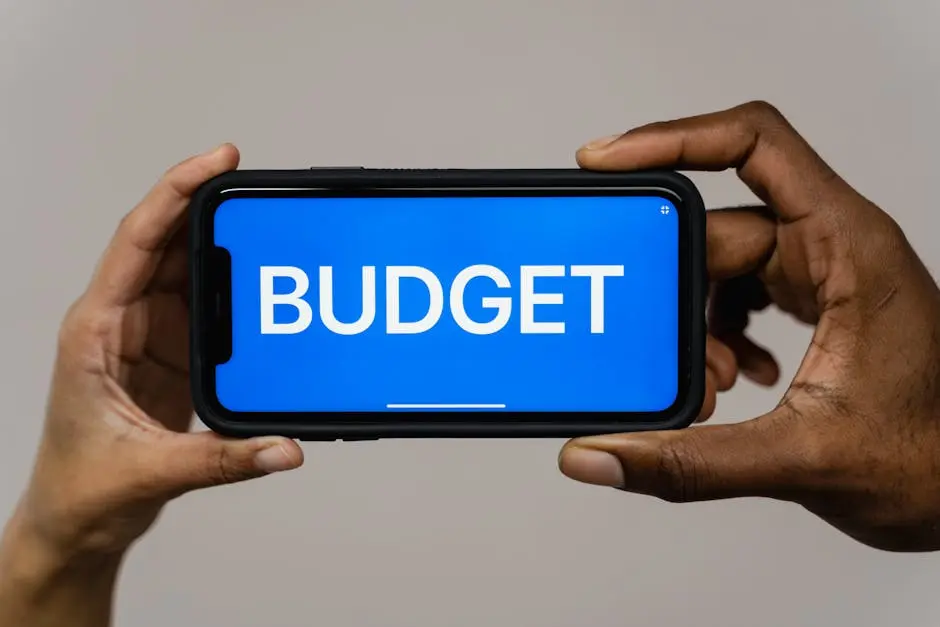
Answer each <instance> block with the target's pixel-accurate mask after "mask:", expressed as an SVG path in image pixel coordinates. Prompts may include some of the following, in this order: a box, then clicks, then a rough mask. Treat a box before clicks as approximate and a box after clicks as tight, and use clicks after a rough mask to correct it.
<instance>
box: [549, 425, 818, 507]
mask: <svg viewBox="0 0 940 627" xmlns="http://www.w3.org/2000/svg"><path fill="white" fill-rule="evenodd" d="M774 418H775V417H774V416H772V415H768V416H764V417H762V418H758V419H754V420H750V421H748V422H743V423H738V424H730V425H712V426H703V427H690V428H688V429H684V430H680V431H658V432H655V431H654V432H646V433H633V434H622V435H608V436H596V437H587V438H581V439H576V440H572V441H571V442H569V443H568V444H567V445H565V447H564V448H563V449H562V451H561V455H560V456H559V460H558V462H559V467H560V469H561V471H562V473H564V474H565V475H566V476H568V477H569V478H571V479H574V480H576V481H581V482H584V483H591V484H595V485H605V486H610V487H614V488H619V489H622V490H625V491H627V492H635V493H639V494H646V495H649V496H655V497H659V498H661V499H663V500H666V501H670V502H674V503H681V502H692V501H707V500H714V499H727V498H736V497H744V496H764V497H772V498H784V495H789V494H792V493H793V492H794V490H795V489H797V488H798V487H799V485H805V483H804V475H805V473H806V468H807V464H805V463H803V462H802V461H801V459H800V456H799V455H798V454H797V451H798V450H799V447H797V446H791V445H789V444H788V443H787V439H788V436H787V435H786V434H785V433H782V432H786V431H788V429H787V427H786V425H787V423H789V424H792V421H782V422H781V421H778V420H775V419H774ZM778 425H782V426H783V428H782V429H781V428H779V426H778ZM789 439H792V436H791V437H789Z"/></svg>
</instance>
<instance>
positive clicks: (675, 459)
mask: <svg viewBox="0 0 940 627" xmlns="http://www.w3.org/2000/svg"><path fill="white" fill-rule="evenodd" d="M697 461H698V460H697V456H696V454H695V452H694V450H693V449H692V447H690V446H689V445H687V444H682V443H679V442H676V441H673V442H666V443H664V444H663V446H662V448H661V449H660V457H659V468H658V472H657V474H658V477H657V483H658V485H657V495H658V496H659V498H661V499H663V500H664V501H667V502H669V503H688V502H690V501H694V500H696V499H697V498H698V493H699V488H698V486H699V470H698V468H700V464H698V463H696V462H697Z"/></svg>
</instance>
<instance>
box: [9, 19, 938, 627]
mask: <svg viewBox="0 0 940 627" xmlns="http://www.w3.org/2000/svg"><path fill="white" fill-rule="evenodd" d="M0 7H2V8H0V94H2V97H0V114H2V115H0V177H2V180H3V190H4V195H3V197H2V199H0V201H2V207H3V208H2V211H3V217H4V221H3V230H2V234H3V246H2V248H0V285H2V286H3V290H4V299H3V304H4V306H3V308H2V309H0V346H2V347H3V356H2V359H3V361H2V365H0V368H2V374H3V376H2V378H0V397H2V398H3V399H4V402H5V408H4V412H3V416H2V421H3V438H2V440H0V456H2V460H3V461H2V473H0V513H6V512H7V511H8V510H9V509H10V508H11V507H12V505H13V503H14V501H15V499H16V497H17V495H18V493H19V491H20V489H21V487H22V485H23V483H24V481H25V479H26V476H27V472H28V469H29V464H30V458H31V455H32V450H33V446H34V443H35V441H36V438H37V436H38V432H39V427H40V421H41V419H42V413H43V403H44V396H45V394H46V387H47V376H48V373H49V370H50V364H51V361H52V358H53V346H54V341H55V332H56V328H57V325H58V322H59V320H60V318H61V316H62V313H63V311H64V309H65V307H66V306H67V305H68V303H69V302H70V301H71V300H72V299H73V298H74V297H75V296H76V295H77V294H78V293H79V291H80V290H81V289H82V288H83V286H84V284H85V282H86V280H87V277H88V276H89V273H90V271H91V268H92V266H93V264H94V262H95V260H96V259H97V257H98V254H99V253H100V251H101V250H102V248H103V246H104V245H105V243H106V241H107V239H108V238H109V237H110V236H111V233H112V231H113V229H114V227H115V225H116V223H117V221H118V219H119V218H120V217H121V215H123V214H124V213H125V212H126V211H127V210H128V209H130V208H131V206H132V205H133V204H134V203H135V202H136V201H137V199H138V198H139V197H140V196H141V195H142V194H143V193H144V192H145V191H146V190H147V188H148V187H149V186H150V185H151V183H152V182H153V181H154V180H155V178H156V177H157V176H158V175H160V174H161V173H162V172H163V170H164V169H165V168H166V167H167V166H169V165H171V164H173V163H175V162H176V161H178V160H180V159H182V158H184V157H186V156H188V155H189V154H190V153H192V152H196V151H201V150H203V149H206V148H209V147H212V146H214V145H215V144H217V143H219V142H221V141H234V142H236V143H237V144H238V145H239V146H240V147H241V149H242V151H243V155H244V161H243V164H244V166H245V167H301V166H306V165H313V164H319V165H331V164H332V165H337V164H340V165H349V164H364V165H368V166H430V167H433V166H442V167H444V166H455V167H488V166H489V167H499V166H508V167H520V166H528V167H554V166H568V165H571V164H572V163H573V152H574V150H575V149H576V148H577V147H578V146H579V145H580V144H581V143H582V142H583V141H586V140H588V139H592V138H593V137H594V136H596V135H606V134H608V133H611V132H619V131H621V130H625V129H627V128H629V127H631V126H633V125H636V124H640V123H644V122H647V121H651V120H655V119H660V118H668V117H674V116H681V115H686V114H693V113H698V112H703V111H707V110H712V109H718V108H724V107H726V106H730V105H734V104H737V103H739V102H743V101H745V100H749V99H753V98H762V99H767V100H770V101H772V102H774V103H775V104H777V105H778V106H779V107H781V108H782V109H783V110H784V112H785V113H787V114H788V115H789V116H790V118H791V119H792V121H793V122H794V123H795V124H796V125H797V126H798V127H799V128H800V129H801V130H802V131H803V132H804V133H805V134H806V135H807V136H808V137H809V138H810V139H811V140H812V141H813V142H814V144H815V145H816V146H817V148H818V149H819V150H820V152H821V153H822V154H823V155H824V156H825V157H826V158H828V159H829V160H830V161H831V162H832V163H833V165H834V166H835V167H836V168H837V169H838V170H839V171H840V172H841V173H842V174H844V175H845V176H846V177H847V178H849V180H851V181H853V182H854V183H855V184H856V185H857V186H858V187H859V188H860V190H861V191H862V192H863V193H865V194H867V195H868V196H869V197H871V198H872V199H873V200H875V201H876V202H878V203H880V204H881V205H883V206H884V207H885V208H886V209H887V210H889V211H890V212H891V213H892V214H894V215H895V216H896V217H897V218H898V220H899V221H900V222H901V224H902V225H903V226H904V227H905V228H906V229H907V231H908V233H909V235H910V237H911V239H912V240H913V242H914V244H915V245H916V246H917V248H918V249H919V250H920V252H921V253H922V254H923V255H924V257H925V258H926V259H927V262H928V265H930V267H931V268H932V269H933V270H934V271H937V270H940V250H938V249H937V248H936V247H935V246H933V240H934V239H935V238H936V234H937V233H938V232H940V218H938V212H940V206H938V205H937V201H936V196H935V195H932V194H931V191H932V190H931V184H932V183H934V182H935V180H936V170H937V165H938V158H937V155H936V152H935V145H936V143H937V140H938V124H937V122H936V119H935V117H934V115H935V114H936V112H937V111H940V36H938V34H940V3H938V2H936V0H907V1H901V0H893V1H892V2H890V3H889V2H883V1H876V0H828V1H823V2H819V1H815V2H814V1H810V0H790V1H788V2H784V1H779V0H775V1H771V0H710V1H709V2H695V1H693V0H687V1H684V2H682V1H669V0H659V1H649V2H638V1H631V0H619V1H617V2H606V1H605V2H601V1H597V2H589V1H586V0H582V1H580V2H576V1H574V0H571V1H568V2H558V1H551V0H543V1H540V2H539V1H536V0H477V1H475V2H446V1H442V0H436V1H435V0H422V1H414V2H379V1H374V2H363V1H359V2H351V1H346V2H326V1H318V2H312V1H311V2H301V1H299V0H298V1H293V2H292V1H287V0H284V1H270V0H269V1H267V2H262V1H249V0H238V1H236V0H229V1H227V2H222V1H221V0H214V1H210V0H163V1H161V2H157V1H155V0H154V1H149V2H128V1H126V0H121V1H118V0H112V1H107V0H85V1H83V2H78V1H68V0H19V1H17V2H14V1H13V0H3V1H2V2H0ZM695 180H696V181H697V182H698V183H699V184H700V185H701V189H702V191H703V194H704V195H705V196H706V199H707V200H708V201H709V203H710V204H712V205H715V204H723V203H737V202H742V201H747V200H749V199H750V196H749V194H748V192H746V190H744V189H743V188H742V187H741V186H740V185H739V184H738V183H737V182H736V180H735V179H734V177H733V176H731V175H708V176H697V177H695ZM756 334H757V336H758V337H759V338H760V339H763V340H765V341H766V342H768V343H769V344H770V345H771V346H772V347H773V348H774V349H775V350H776V351H778V354H779V356H780V357H781V358H782V360H783V361H784V363H785V366H786V370H785V374H786V376H790V375H792V373H793V371H794V367H795V366H796V364H797V362H798V359H799V357H800V355H801V353H802V349H803V347H804V345H805V340H806V339H807V337H808V335H807V331H806V330H805V329H800V328H797V327H795V326H793V325H792V324H790V323H789V322H788V321H786V320H783V319H781V318H779V317H777V316H775V315H768V316H765V317H763V318H761V319H760V320H759V321H758V323H757V325H756ZM779 392H780V390H779V389H778V390H774V391H773V392H772V393H768V392H765V391H761V390H758V389H756V388H754V387H752V386H751V385H748V384H746V383H742V384H740V385H739V386H738V387H736V388H735V390H734V391H733V392H732V393H730V394H728V395H726V396H724V397H723V398H722V401H721V403H720V406H719V414H720V418H721V419H722V420H736V419H740V418H743V417H747V416H750V415H753V414H756V413H759V412H762V411H764V410H765V409H767V408H769V407H770V406H772V404H773V402H774V400H775V396H774V395H775V394H779ZM559 445H560V442H554V441H546V442H533V441H517V442H511V441H510V442H490V441H471V442H408V441H401V442H380V443H357V444H342V443H338V444H324V445H307V446H305V450H306V453H307V456H308V463H307V465H306V467H305V468H304V469H303V470H301V471H299V472H296V473H293V474H289V475H285V476H279V477H273V478H269V479H265V480H262V481H259V482H256V483H253V484H250V485H241V486H238V487H231V488H221V489H216V490H213V491H208V492H204V493H201V494H197V495H191V496H189V497H187V498H184V499H183V500H181V501H179V502H178V503H176V504H174V505H173V506H171V507H170V509H169V510H168V512H167V514H166V515H165V517H164V518H163V520H162V523H161V524H160V525H159V526H158V528H157V529H156V530H155V531H154V532H153V533H152V534H151V535H150V536H149V537H147V539H146V540H145V541H144V542H143V543H142V544H141V545H140V546H139V547H138V548H137V549H136V550H135V551H134V553H133V555H132V557H131V559H130V561H129V563H128V566H127V569H126V571H125V576H124V578H123V582H122V587H121V592H120V599H119V603H118V623H119V624H123V625H134V626H136V627H158V626H159V627H162V626H165V625H194V626H195V625H226V626H228V627H240V626H247V625H266V626H280V625H285V626H293V625H331V626H334V627H344V626H350V627H352V626H357V627H362V626H369V625H382V626H402V627H421V626H427V627H432V626H433V627H440V626H443V625H446V626H448V627H461V626H464V625H466V626H474V627H479V626H481V625H495V626H503V625H505V626H507V627H509V626H511V627H524V626H528V625H532V626H539V627H547V626H554V625H585V626H587V625H592V626H593V625H600V626H607V625H611V626H613V625H669V626H685V625H689V626H695V627H708V626H712V625H714V626H716V627H717V626H721V627H738V626H741V627H754V626H761V627H774V626H777V625H781V626H783V625H851V626H854V627H866V626H876V625H877V626H882V625H897V626H898V627H909V626H921V625H925V626H926V625H937V624H940V597H938V596H937V594H936V587H937V582H938V581H940V559H938V558H937V557H935V556H930V555H926V556H897V555H887V554H881V553H877V552H874V551H871V550H868V549H866V548H863V547H861V546H858V545H855V544H853V543H852V542H851V541H849V540H847V539H844V538H843V537H841V536H840V535H838V534H837V533H836V532H834V531H832V530H830V529H829V528H828V527H826V526H825V525H824V524H822V523H820V522H817V521H816V520H815V519H813V518H811V517H810V516H809V515H807V514H804V513H803V512H802V511H801V510H799V509H797V508H795V507H790V506H786V505H781V504H776V503H772V502H762V501H749V502H733V503H712V504H703V505H688V506H672V505H667V504H664V503H660V502H656V501H653V500H649V499H645V498H642V497H633V496H626V495H623V494H618V493H616V492H614V491H612V490H605V489H602V488H593V487H587V486H580V485H576V484H574V483H572V482H569V481H567V480H565V479H564V478H563V477H562V476H561V475H560V474H559V473H558V472H557V471H556V465H555V464H556V453H557V450H558V447H559Z"/></svg>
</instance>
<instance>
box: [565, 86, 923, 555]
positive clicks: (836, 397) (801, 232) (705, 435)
mask: <svg viewBox="0 0 940 627" xmlns="http://www.w3.org/2000/svg"><path fill="white" fill-rule="evenodd" d="M578 160H579V162H580V164H581V165H582V166H583V167H586V168H590V169H596V170H634V169H641V168H652V167H665V168H677V169H684V170H725V169H736V170H737V173H738V175H739V177H740V178H741V180H742V181H743V182H744V183H745V184H746V185H747V186H748V187H750V188H751V190H753V191H754V193H755V194H756V195H757V196H758V197H759V198H760V199H761V200H762V201H763V202H764V203H765V205H763V206H760V207H749V208H737V209H726V210H722V211H716V212H713V213H710V214H709V216H708V221H707V224H708V235H707V241H708V271H709V275H710V278H711V281H712V298H711V306H710V315H709V328H710V331H711V333H712V334H713V338H712V339H711V340H710V344H709V370H710V374H709V376H710V377H711V378H712V379H713V380H712V382H711V383H710V385H711V386H712V387H713V388H715V387H717V388H725V387H729V386H730V384H731V383H732V382H733V380H734V379H735V377H736V376H737V374H738V372H739V371H740V372H743V373H744V374H745V375H746V376H748V377H750V378H751V379H753V380H755V381H757V382H759V383H764V384H770V383H773V382H774V381H775V380H776V378H777V376H778V373H779V369H778V367H777V364H776V363H775V361H774V359H773V357H772V356H771V355H770V353H768V352H767V351H766V350H765V349H763V348H761V347H759V346H758V345H757V344H755V343H754V342H753V341H752V340H751V339H750V338H749V337H748V336H747V335H746V328H747V323H748V316H749V314H750V313H751V312H753V311H757V310H761V309H763V308H765V307H767V306H774V307H776V308H778V309H779V310H781V311H783V312H786V313H787V314H790V315H791V316H792V317H794V318H795V319H796V320H798V321H800V322H802V323H804V324H809V325H813V326H814V327H815V333H814V335H813V339H812V342H811V344H810V346H809V347H808V349H807V352H806V355H805V357H804V358H803V361H802V363H801V365H800V367H799V369H798V371H797V373H796V375H795V376H794V378H793V381H792V382H791V383H790V386H789V388H788V389H787V391H786V393H785V394H784V395H783V398H782V399H781V400H780V402H779V404H778V405H777V406H776V407H775V408H774V409H772V410H771V411H770V412H768V413H767V414H765V415H763V416H759V417H757V418H754V419H752V420H748V421H746V422H743V423H739V424H731V425H712V426H699V427H694V428H691V429H687V430H683V431H677V432H660V433H643V434H635V435H613V436H604V437H591V438H583V439H578V440H574V441H572V442H569V443H568V444H567V445H566V446H565V448H564V449H563V450H562V453H561V456H560V460H559V461H560V466H561V469H562V471H563V472H564V473H565V474H567V475H568V476H570V477H572V478H574V479H578V480H581V481H585V482H588V483H597V484H601V485H609V486H613V487H617V488H620V489H623V490H626V491H629V492H636V493H641V494H647V495H652V496H656V497H660V498H662V499H665V500H667V501H672V502H689V501H703V500H714V499H727V498H737V497H769V498H774V499H780V500H784V501H790V502H793V503H797V504H799V505H802V506H803V507H805V508H806V509H808V510H809V511H811V512H813V513H814V514H816V515H817V516H819V517H820V518H822V519H823V520H825V521H826V522H828V523H830V524H831V525H833V526H834V527H836V528H837V529H839V530H841V531H843V532H844V533H846V534H848V535H850V536H851V537H853V538H855V539H856V540H858V541H860V542H863V543H865V544H867V545H870V546H872V547H877V548H880V549H885V550H890V551H931V550H936V549H938V548H940V290H938V289H937V284H936V282H935V281H934V279H933V278H932V277H931V275H930V273H929V272H928V271H927V269H926V268H925V267H924V265H923V264H922V263H921V261H920V259H919V258H918V256H917V254H916V253H915V252H914V251H913V250H912V249H911V246H910V245H909V243H908V242H907V240H906V239H905V237H904V234H903V232H902V231H901V229H900V228H899V227H898V225H897V224H896V223H895V222H894V221H893V220H892V219H891V218H890V217H889V216H888V215H887V214H886V213H885V212H884V211H882V210H881V209H879V208H878V207H876V206H875V205H874V204H872V203H871V202H869V201H868V200H867V199H865V198H864V197H863V196H861V195H860V194H859V193H858V192H857V191H855V190H854V189H853V188H852V187H851V186H849V184H848V183H846V182H845V181H844V180H843V179H842V178H840V177H839V176H838V175H837V174H836V173H835V172H834V171H833V170H832V168H830V167H829V166H828V165H827V164H826V163H825V162H824V161H823V160H822V159H821V158H820V157H819V156H818V155H817V154H816V153H815V152H814V151H813V149H812V148H811V147H810V146H809V144H807V142H806V141H805V140H804V139H803V138H802V137H800V135H798V134H797V132H796V131H795V130H794V129H793V128H792V126H791V125H790V124H789V123H788V122H787V121H786V120H785V119H784V117H783V116H782V115H781V114H780V113H779V112H778V111H777V110H776V109H774V108H773V107H771V106H769V105H767V104H765V103H751V104H747V105H744V106H741V107H737V108H734V109H731V110H729V111H723V112H719V113H714V114H710V115H704V116H698V117H693V118H689V119H685V120H678V121H673V122H666V123H659V124H652V125H649V126H644V127H642V128H638V129H636V130H633V131H631V132H629V133H626V134H624V135H623V136H620V137H618V138H615V139H613V141H606V142H601V145H600V147H598V146H591V147H589V148H585V149H582V150H581V151H580V152H579V153H578ZM718 345H722V346H723V348H721V349H719V348H718Z"/></svg>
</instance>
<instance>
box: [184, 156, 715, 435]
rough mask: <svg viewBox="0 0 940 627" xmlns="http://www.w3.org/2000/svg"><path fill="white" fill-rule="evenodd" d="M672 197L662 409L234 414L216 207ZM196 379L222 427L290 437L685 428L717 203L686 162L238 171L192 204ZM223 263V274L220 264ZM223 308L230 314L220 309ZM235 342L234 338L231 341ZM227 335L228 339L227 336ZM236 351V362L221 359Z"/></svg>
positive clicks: (699, 381) (695, 381) (697, 377)
mask: <svg viewBox="0 0 940 627" xmlns="http://www.w3.org/2000/svg"><path fill="white" fill-rule="evenodd" d="M441 195H445V196H454V195H458V196H497V195H498V196H507V195H519V196H559V195H562V196H563V195H571V196H591V195H595V196H598V195H602V196H610V195H616V196H635V195H660V196H663V197H667V198H668V199H669V200H670V201H671V202H672V204H673V206H674V207H675V208H676V211H677V214H678V218H679V220H678V222H679V256H680V258H679V308H680V311H679V386H678V394H677V398H676V401H675V403H674V404H673V405H672V407H670V408H669V409H666V410H663V411H659V412H619V411H607V412H521V411H479V412H475V411H431V410H418V411H384V412H290V413H286V412H285V413H281V412H232V411H230V410H228V409H227V408H225V407H224V406H222V405H221V403H219V401H218V398H217V396H216V393H215V366H216V362H217V357H218V354H219V353H225V352H226V351H227V350H228V351H230V343H231V311H230V306H229V308H228V309H226V308H225V307H219V306H218V305H219V304H220V302H219V301H220V300H221V301H223V302H225V301H229V300H230V289H231V286H230V275H229V274H228V271H227V270H230V268H227V265H228V264H227V263H222V264H219V263H218V261H217V257H216V256H217V255H218V254H219V253H218V250H224V249H217V248H216V247H215V246H214V232H213V223H214V215H215V210H216V208H218V206H219V205H221V204H222V202H224V201H225V200H228V199H230V198H236V197H259V196H263V197H272V196H274V197H278V196H280V197H285V196H286V197H298V196H308V197H309V196H313V197H324V196H334V197H336V196H339V197H354V196H358V197H364V196H365V197H368V196H372V197H389V196H441ZM189 218H190V238H189V242H190V249H189V254H190V378H191V388H192V395H193V401H194V406H195V409H196V413H197V414H198V415H199V417H200V418H201V420H202V421H203V422H204V423H205V424H206V425H207V426H208V427H209V428H211V429H212V430H214V431H216V432H218V433H221V434H223V435H226V436H230V437H249V436H257V435H282V436H286V437H291V438H296V439H301V440H336V439H344V440H363V439H380V438H399V437H481V438H482V437H485V438H499V437H575V436H582V435H592V434H600V433H612V432H628V431H648V430H659V429H675V428H682V427H685V426H688V425H689V424H691V423H692V421H694V419H695V418H696V416H697V415H698V413H699V411H700V409H701V406H702V402H703V400H704V393H705V386H704V375H705V294H706V277H705V249H704V232H705V228H704V222H705V209H704V205H703V203H702V199H701V196H700V195H699V193H698V190H697V189H696V188H695V186H694V185H693V184H692V182H691V181H690V180H689V179H688V178H686V177H685V176H683V175H682V174H679V173H677V172H672V171H655V172H632V173H596V172H587V171H584V170H392V169H372V170H370V169H360V168H325V169H310V170H268V171H264V170H255V171H250V170H248V171H245V170H241V171H233V172H229V173H226V174H223V175H221V176H219V177H216V178H214V179H212V180H211V181H209V182H207V183H206V184H204V185H203V186H202V187H200V189H199V190H197V192H196V194H195V195H194V196H193V198H192V200H191V203H190V210H189ZM220 266H221V267H222V268H223V269H222V272H221V273H220V272H219V267H220ZM220 318H221V319H220ZM226 342H227V344H226ZM220 344H221V346H220ZM221 361H224V360H221Z"/></svg>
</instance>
